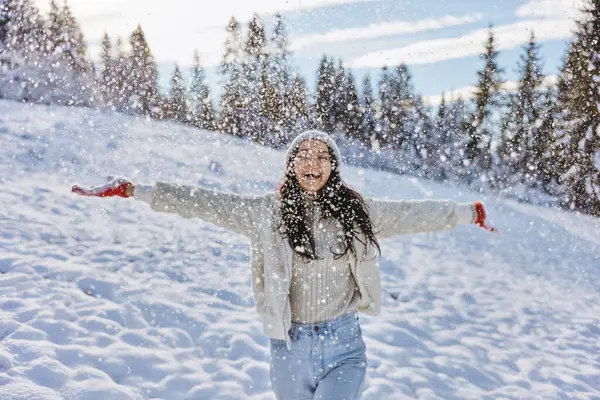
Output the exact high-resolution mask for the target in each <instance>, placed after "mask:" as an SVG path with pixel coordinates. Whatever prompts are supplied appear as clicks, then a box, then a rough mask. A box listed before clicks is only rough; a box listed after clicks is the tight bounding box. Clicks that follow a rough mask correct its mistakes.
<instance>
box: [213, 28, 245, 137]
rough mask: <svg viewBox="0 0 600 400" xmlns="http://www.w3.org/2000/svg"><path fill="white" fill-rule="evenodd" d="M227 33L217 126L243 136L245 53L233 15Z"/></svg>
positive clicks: (221, 129)
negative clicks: (243, 66) (243, 64)
mask: <svg viewBox="0 0 600 400" xmlns="http://www.w3.org/2000/svg"><path fill="white" fill-rule="evenodd" d="M227 33H228V36H227V39H226V42H225V53H224V55H223V59H222V61H221V64H220V65H219V73H220V74H221V76H222V83H221V87H222V88H223V91H222V95H221V98H220V101H219V108H220V118H219V121H218V126H217V128H218V130H220V131H222V132H225V133H230V134H232V135H236V136H242V135H243V134H244V132H243V115H244V109H243V108H244V107H245V104H244V93H245V89H244V73H243V69H242V62H243V58H244V55H243V44H242V34H241V31H240V24H239V23H238V21H237V20H236V19H235V17H233V16H232V17H231V19H230V20H229V24H228V25H227Z"/></svg>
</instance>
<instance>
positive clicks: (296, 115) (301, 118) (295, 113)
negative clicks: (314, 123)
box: [284, 75, 311, 144]
mask: <svg viewBox="0 0 600 400" xmlns="http://www.w3.org/2000/svg"><path fill="white" fill-rule="evenodd" d="M286 104H288V108H289V119H290V121H293V125H292V126H290V130H289V136H290V137H292V136H294V135H295V134H298V133H300V132H302V131H303V130H306V129H308V128H310V126H311V121H310V100H309V94H308V88H307V87H306V82H305V80H304V78H302V77H301V76H299V75H296V76H294V78H293V79H292V87H291V90H290V94H289V96H288V98H287V100H286ZM284 144H286V143H284Z"/></svg>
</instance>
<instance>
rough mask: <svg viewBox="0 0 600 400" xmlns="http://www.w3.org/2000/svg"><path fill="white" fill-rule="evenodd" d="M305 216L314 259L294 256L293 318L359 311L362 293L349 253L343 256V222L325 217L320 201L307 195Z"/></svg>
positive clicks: (323, 317)
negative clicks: (313, 245)
mask: <svg viewBox="0 0 600 400" xmlns="http://www.w3.org/2000/svg"><path fill="white" fill-rule="evenodd" d="M306 208H307V210H306V214H307V215H306V219H307V224H308V226H309V227H310V230H311V234H312V236H313V239H314V243H315V253H316V256H317V258H316V259H314V260H304V259H303V258H302V257H301V256H300V255H299V254H298V253H294V257H293V259H292V280H291V284H290V306H291V307H292V321H293V322H297V323H302V324H307V323H317V322H323V321H328V320H331V319H334V318H337V317H339V316H342V315H344V314H346V313H348V312H351V311H356V309H357V307H358V302H359V297H360V293H359V291H358V287H357V286H356V282H355V279H354V276H353V275H352V269H351V268H350V263H351V259H350V255H349V252H347V253H346V254H345V255H343V256H341V257H339V256H338V257H336V256H335V254H334V253H333V252H334V251H335V252H336V253H337V254H341V252H342V249H343V246H342V245H343V240H344V232H343V228H342V226H341V224H340V223H339V222H337V221H334V220H331V219H325V218H322V210H321V207H320V206H319V205H314V204H313V203H312V201H311V200H310V198H307V207H306Z"/></svg>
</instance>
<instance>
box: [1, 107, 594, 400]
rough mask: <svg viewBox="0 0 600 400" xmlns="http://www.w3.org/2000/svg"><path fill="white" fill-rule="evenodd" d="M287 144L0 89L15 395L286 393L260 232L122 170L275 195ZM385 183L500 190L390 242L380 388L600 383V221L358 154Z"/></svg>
mask: <svg viewBox="0 0 600 400" xmlns="http://www.w3.org/2000/svg"><path fill="white" fill-rule="evenodd" d="M282 166H283V155H282V154H281V153H279V152H277V151H273V150H269V149H265V148H261V147H258V146H256V145H252V144H248V143H246V142H243V141H241V140H238V139H234V138H232V137H229V136H225V135H219V134H216V133H208V132H200V131H196V130H193V129H189V128H183V127H180V126H177V125H174V124H171V123H160V122H153V121H147V120H144V119H135V118H132V117H126V116H122V115H115V114H112V113H109V112H103V111H92V110H86V109H73V108H60V107H47V106H29V105H22V104H17V103H11V102H0V399H2V400H13V399H20V400H36V399H43V400H54V399H82V400H100V399H102V400H105V399H111V400H121V399H168V400H176V399H236V400H239V399H257V400H258V399H264V400H267V399H273V398H274V397H273V395H272V394H271V391H270V384H269V378H268V366H269V352H268V340H267V338H266V337H265V336H263V334H262V332H261V323H260V320H259V317H258V315H257V313H256V312H255V310H254V306H253V301H252V296H251V288H250V272H249V255H248V247H247V242H246V240H245V238H243V237H241V236H238V235H236V234H232V233H230V232H227V231H225V230H222V229H220V228H217V227H215V226H213V225H211V224H209V223H205V222H203V221H200V220H185V219H183V218H180V217H178V216H175V215H168V214H159V213H153V212H152V211H151V210H150V209H149V206H148V205H146V204H144V203H141V202H136V201H135V200H132V199H120V198H111V199H97V198H86V197H80V196H76V195H74V194H72V193H71V192H70V188H71V185H73V184H75V183H77V184H81V185H84V186H85V185H95V184H99V183H101V182H102V181H103V180H104V178H105V177H106V176H108V175H111V174H116V175H121V176H126V177H129V178H131V179H132V180H133V181H134V182H138V183H151V182H152V181H154V180H159V179H161V180H168V181H176V180H180V181H182V182H186V183H192V184H199V185H203V186H205V187H211V188H215V189H218V190H224V191H232V192H238V193H248V192H251V193H263V192H265V191H269V190H273V189H274V188H275V186H276V185H277V183H278V181H279V178H280V175H281V169H282ZM343 175H344V176H345V177H346V179H347V181H348V182H349V183H350V184H351V185H353V186H354V187H355V188H357V189H359V190H360V191H361V192H363V193H364V194H366V195H368V196H374V197H388V198H393V199H407V198H424V197H428V198H451V199H455V200H459V201H475V200H479V199H481V200H483V201H484V202H485V203H486V205H487V208H488V210H489V216H490V218H491V222H492V223H493V225H495V226H496V227H497V228H498V229H499V230H500V235H495V234H490V233H487V232H485V231H483V230H481V229H479V228H477V227H476V226H460V227H459V228H458V229H456V230H455V231H450V232H444V233H437V234H423V235H413V236H405V237H399V238H395V239H392V240H385V241H383V242H382V250H383V256H382V259H381V266H382V284H383V287H384V288H385V290H386V291H387V292H389V293H397V294H398V299H397V300H394V299H393V298H392V297H391V296H386V300H385V302H384V305H383V310H382V314H381V315H380V316H379V317H366V316H363V317H362V318H361V321H362V325H363V327H364V334H365V341H366V344H367V347H368V351H367V356H368V360H369V366H368V381H367V389H366V392H365V395H364V399H413V398H417V399H477V400H480V399H567V398H570V399H600V221H599V220H598V219H594V218H591V217H587V216H581V215H576V214H573V213H566V212H563V211H557V210H552V209H545V208H538V207H533V206H528V205H524V204H519V203H516V202H513V201H509V200H504V199H499V198H490V197H485V196H480V195H478V194H477V193H471V192H468V191H464V190H460V189H457V188H449V187H444V186H443V185H440V184H435V183H431V182H424V181H417V180H415V179H412V178H410V177H402V176H395V175H391V174H386V173H381V172H373V171H365V170H361V169H359V168H356V167H347V166H346V167H345V168H344V170H343Z"/></svg>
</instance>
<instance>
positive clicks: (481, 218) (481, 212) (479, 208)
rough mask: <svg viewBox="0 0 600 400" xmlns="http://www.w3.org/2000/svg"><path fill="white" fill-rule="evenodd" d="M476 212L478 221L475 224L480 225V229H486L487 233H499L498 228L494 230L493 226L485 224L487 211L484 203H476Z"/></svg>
mask: <svg viewBox="0 0 600 400" xmlns="http://www.w3.org/2000/svg"><path fill="white" fill-rule="evenodd" d="M475 212H476V213H477V219H476V220H475V224H477V225H479V226H480V227H482V228H483V229H485V230H486V231H489V232H498V230H497V229H496V228H493V227H491V226H487V225H486V224H485V218H486V215H485V209H484V208H483V203H482V202H480V201H476V202H475Z"/></svg>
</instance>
